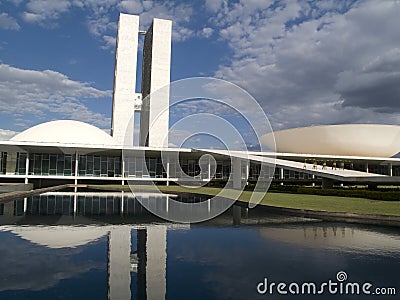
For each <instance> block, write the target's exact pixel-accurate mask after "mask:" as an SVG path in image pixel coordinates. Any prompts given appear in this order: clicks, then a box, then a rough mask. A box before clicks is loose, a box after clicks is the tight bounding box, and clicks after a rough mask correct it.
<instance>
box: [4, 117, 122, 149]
mask: <svg viewBox="0 0 400 300" xmlns="http://www.w3.org/2000/svg"><path fill="white" fill-rule="evenodd" d="M11 140H12V141H15V142H35V143H61V144H89V145H114V144H115V142H114V139H113V138H112V137H111V136H110V135H108V134H107V133H105V132H104V131H103V130H101V129H99V128H97V127H95V126H93V125H90V124H87V123H83V122H79V121H72V120H58V121H51V122H46V123H42V124H39V125H36V126H33V127H31V128H29V129H27V130H25V131H23V132H21V133H19V134H17V135H16V136H14V137H13V138H12V139H11Z"/></svg>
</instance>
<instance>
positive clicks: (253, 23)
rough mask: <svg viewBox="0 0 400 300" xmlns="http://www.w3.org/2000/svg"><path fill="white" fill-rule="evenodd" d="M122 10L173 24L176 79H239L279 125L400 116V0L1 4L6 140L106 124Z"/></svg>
mask: <svg viewBox="0 0 400 300" xmlns="http://www.w3.org/2000/svg"><path fill="white" fill-rule="evenodd" d="M119 12H124V13H131V14H137V15H140V28H141V29H143V30H145V29H147V27H148V26H149V24H150V23H151V20H152V18H154V17H157V18H165V19H171V20H173V36H172V38H173V39H172V57H171V60H172V69H171V80H172V81H174V80H179V79H184V78H189V77H196V76H207V77H215V78H219V79H224V80H227V81H229V82H232V83H234V84H236V85H238V86H239V87H240V88H242V89H244V90H245V91H247V92H248V93H249V94H250V95H252V96H253V97H254V98H255V99H256V100H257V102H258V103H259V105H260V107H261V108H262V109H263V110H264V111H265V113H266V115H267V116H268V118H269V121H270V123H271V125H272V128H273V129H274V130H280V129H287V128H293V127H300V126H312V125H322V124H346V123H378V124H395V125H398V124H399V121H400V114H399V112H400V101H399V100H400V30H399V28H400V18H399V16H400V1H398V0H382V1H375V0H371V1H355V0H351V1H350V0H340V1H333V0H332V1H331V0H327V1H305V0H299V1H295V0H293V1H290V0H288V1H269V0H243V1H239V0H236V1H227V0H198V1H140V0H126V1H120V0H57V1H54V0H1V1H0V37H1V38H0V139H8V138H10V137H12V136H13V135H15V134H16V133H17V132H21V131H23V130H24V129H27V128H29V127H31V126H33V125H36V124H39V123H43V122H46V121H51V120H57V119H73V120H79V121H84V122H87V123H90V124H93V125H95V126H97V127H99V128H101V129H104V130H109V128H110V124H111V100H112V88H113V73H114V54H115V39H116V33H117V23H118V15H119ZM142 39H143V37H139V42H140V43H142V42H143V41H142ZM138 69H139V70H140V67H139V68H138ZM139 73H140V72H138V77H139V79H140V74H139ZM139 86H140V82H139V80H138V84H137V87H139ZM137 91H138V92H139V89H138V88H137ZM191 105H192V107H193V106H194V107H195V105H193V103H192V104H191ZM204 105H207V104H204V103H201V102H199V105H198V106H199V109H200V110H206V111H212V109H213V108H212V107H211V106H210V107H206V108H207V109H205V106H204ZM200 106H201V108H200ZM195 109H196V107H195V108H194V110H195ZM175 117H176V116H175Z"/></svg>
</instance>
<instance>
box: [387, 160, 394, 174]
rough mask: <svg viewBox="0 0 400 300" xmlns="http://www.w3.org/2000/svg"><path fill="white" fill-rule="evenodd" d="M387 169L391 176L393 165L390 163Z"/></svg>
mask: <svg viewBox="0 0 400 300" xmlns="http://www.w3.org/2000/svg"><path fill="white" fill-rule="evenodd" d="M388 169H389V176H393V165H392V164H391V163H390V164H389V165H388Z"/></svg>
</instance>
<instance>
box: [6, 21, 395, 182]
mask: <svg viewBox="0 0 400 300" xmlns="http://www.w3.org/2000/svg"><path fill="white" fill-rule="evenodd" d="M140 33H142V34H144V47H143V48H144V49H143V68H142V83H141V86H142V90H141V93H136V92H135V86H136V71H137V70H136V68H137V53H138V36H139V34H140ZM171 34H172V22H171V21H170V20H161V19H154V20H153V22H152V25H151V26H150V27H149V29H148V30H147V31H146V32H139V17H138V16H134V15H127V14H121V15H120V19H119V24H118V36H117V43H116V54H115V73H114V91H113V101H112V124H111V135H108V134H107V133H105V132H104V131H103V130H101V129H99V128H96V127H94V126H92V125H89V124H86V123H83V122H78V121H71V120H60V121H52V122H47V123H44V124H39V125H37V126H34V127H32V128H30V129H27V130H26V131H24V132H22V133H20V134H18V135H16V136H15V137H13V138H12V139H11V140H10V141H2V142H0V153H1V157H0V180H1V182H25V183H28V182H31V183H34V184H35V185H36V186H44V185H53V184H56V183H60V182H68V183H90V182H115V183H119V184H125V183H126V181H131V182H136V181H137V182H144V181H152V182H164V183H166V184H169V183H171V182H179V181H188V180H189V181H193V182H199V183H201V182H206V181H211V182H213V181H227V180H228V179H230V180H232V181H233V183H232V184H233V185H234V186H237V187H238V186H243V184H246V183H247V182H251V181H256V180H257V179H260V178H259V177H260V169H261V167H260V166H261V165H262V164H266V165H267V166H268V168H267V172H266V173H263V174H261V177H262V178H261V179H263V180H266V181H268V180H271V179H273V180H275V181H277V182H280V183H282V182H304V183H309V184H312V183H314V184H320V183H322V181H325V183H327V185H326V186H330V185H332V184H333V183H334V182H337V183H349V184H352V183H367V184H368V183H382V184H398V183H400V180H399V177H398V176H400V159H398V158H393V157H392V156H393V154H396V153H397V152H399V151H400V145H399V140H400V139H399V138H398V137H399V136H400V129H399V128H400V127H399V126H384V125H340V126H320V127H319V126H316V127H310V128H298V129H292V130H287V131H281V132H276V133H275V137H274V135H271V134H270V135H266V136H263V137H262V138H261V141H262V142H263V143H264V144H265V145H267V146H271V145H274V144H275V142H276V146H277V152H246V153H244V152H240V151H236V152H227V151H222V150H213V149H178V148H168V129H169V109H168V107H169V89H168V84H169V82H170V64H171ZM162 87H164V88H162ZM160 88H162V89H161V90H160ZM155 91H159V92H157V93H154V92H155ZM135 112H140V128H139V132H140V135H139V141H134V124H135V122H134V116H135ZM377 138H379V141H378V140H377ZM136 144H138V145H139V146H134V145H136ZM272 148H274V147H272ZM205 154H208V155H211V156H212V157H213V158H214V160H215V161H216V166H215V172H213V170H212V166H211V165H212V160H211V159H210V160H209V161H208V162H207V161H205V162H204V161H203V162H199V159H200V157H202V156H204V155H205ZM202 163H204V164H205V166H201V164H202ZM275 166H276V168H275Z"/></svg>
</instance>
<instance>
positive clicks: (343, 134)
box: [261, 124, 400, 157]
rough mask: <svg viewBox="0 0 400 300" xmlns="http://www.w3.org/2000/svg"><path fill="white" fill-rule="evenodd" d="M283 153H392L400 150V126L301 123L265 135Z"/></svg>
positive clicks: (267, 143)
mask: <svg viewBox="0 0 400 300" xmlns="http://www.w3.org/2000/svg"><path fill="white" fill-rule="evenodd" d="M274 137H275V143H276V151H277V152H281V153H300V154H321V155H342V156H368V157H392V156H393V155H396V154H397V153H398V152H400V126H396V125H381V124H344V125H324V126H312V127H301V128H293V129H287V130H281V131H276V132H274V133H273V134H271V133H268V134H265V135H263V136H262V137H261V142H262V143H263V144H264V145H266V146H267V147H273V146H274Z"/></svg>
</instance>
